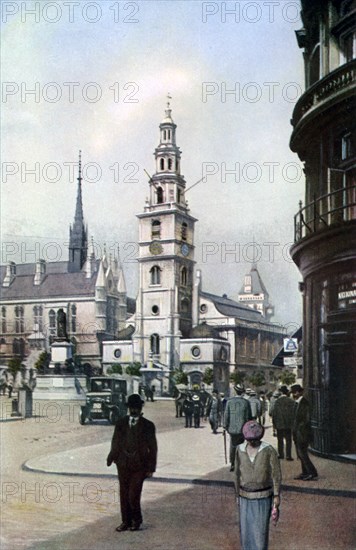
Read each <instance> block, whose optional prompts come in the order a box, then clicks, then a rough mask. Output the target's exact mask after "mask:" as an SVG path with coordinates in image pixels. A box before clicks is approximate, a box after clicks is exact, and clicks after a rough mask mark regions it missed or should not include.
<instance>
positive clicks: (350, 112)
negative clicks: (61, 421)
mask: <svg viewBox="0 0 356 550" xmlns="http://www.w3.org/2000/svg"><path fill="white" fill-rule="evenodd" d="M301 15H302V20H303V28H302V29H301V30H299V31H297V39H298V44H299V46H300V47H301V48H303V50H304V52H303V57H304V64H305V82H306V91H305V93H304V94H303V95H302V97H301V98H300V99H299V101H298V103H297V104H296V106H295V109H294V113H293V119H292V124H293V133H292V136H291V142H290V145H291V149H292V151H295V152H296V153H298V156H299V158H300V159H301V160H302V161H303V162H304V166H305V168H304V171H305V180H306V184H305V199H304V204H302V203H301V204H300V209H299V212H298V213H297V214H296V216H295V243H294V245H293V246H292V248H291V256H292V258H293V261H294V262H295V263H296V265H297V266H298V268H299V270H300V272H301V274H302V276H303V282H302V283H301V285H300V287H301V290H302V292H303V299H304V321H303V350H304V357H303V364H304V384H305V386H306V388H307V390H308V394H309V398H310V400H311V403H312V429H313V447H314V449H316V450H317V451H319V452H320V453H323V454H329V453H338V454H340V453H341V454H344V453H355V452H356V426H355V418H356V401H355V395H356V363H355V356H356V337H355V335H356V269H355V268H356V116H355V114H356V100H355V97H356V96H355V90H356V60H355V57H356V2H355V0H344V1H341V0H319V1H317V0H315V1H314V2H310V1H307V0H302V12H301Z"/></svg>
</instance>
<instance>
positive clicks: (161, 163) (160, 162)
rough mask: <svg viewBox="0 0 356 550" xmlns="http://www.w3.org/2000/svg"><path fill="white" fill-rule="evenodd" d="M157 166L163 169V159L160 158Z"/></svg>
mask: <svg viewBox="0 0 356 550" xmlns="http://www.w3.org/2000/svg"><path fill="white" fill-rule="evenodd" d="M159 167H160V169H161V170H164V159H160V161H159Z"/></svg>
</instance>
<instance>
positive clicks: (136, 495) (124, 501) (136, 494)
mask: <svg viewBox="0 0 356 550" xmlns="http://www.w3.org/2000/svg"><path fill="white" fill-rule="evenodd" d="M127 406H128V409H129V415H127V416H125V417H121V418H119V420H118V421H117V423H116V426H115V431H114V435H113V438H112V442H111V450H110V453H109V455H108V457H107V465H108V466H111V464H112V463H113V462H115V464H116V466H117V471H118V477H119V484H120V506H121V517H122V523H121V525H119V526H118V527H117V528H116V531H127V530H128V529H129V530H131V531H137V530H138V529H139V528H140V525H141V523H142V513H141V492H142V486H143V482H144V480H145V479H146V478H149V477H152V475H153V472H154V471H155V470H156V460H157V441H156V435H155V425H154V424H153V422H151V421H149V420H146V418H143V416H142V406H143V401H142V399H141V397H140V396H139V394H137V393H134V394H132V395H130V396H129V398H128V400H127Z"/></svg>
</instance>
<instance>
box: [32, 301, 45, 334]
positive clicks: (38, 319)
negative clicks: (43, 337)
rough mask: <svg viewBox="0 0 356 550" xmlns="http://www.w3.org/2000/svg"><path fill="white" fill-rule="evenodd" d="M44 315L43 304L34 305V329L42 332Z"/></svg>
mask: <svg viewBox="0 0 356 550" xmlns="http://www.w3.org/2000/svg"><path fill="white" fill-rule="evenodd" d="M42 315H43V307H42V306H34V308H33V329H34V331H35V332H42V328H43V327H42V325H43V320H42Z"/></svg>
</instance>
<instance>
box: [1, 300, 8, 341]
mask: <svg viewBox="0 0 356 550" xmlns="http://www.w3.org/2000/svg"><path fill="white" fill-rule="evenodd" d="M1 332H2V333H3V334H5V333H6V332H7V326H6V307H2V308H1Z"/></svg>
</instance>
